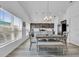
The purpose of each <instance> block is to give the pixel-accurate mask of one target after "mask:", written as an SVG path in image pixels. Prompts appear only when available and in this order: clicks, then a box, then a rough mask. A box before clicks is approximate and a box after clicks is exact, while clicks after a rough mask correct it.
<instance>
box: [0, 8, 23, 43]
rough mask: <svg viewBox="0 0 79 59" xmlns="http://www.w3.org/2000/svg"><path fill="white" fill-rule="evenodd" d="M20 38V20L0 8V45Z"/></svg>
mask: <svg viewBox="0 0 79 59" xmlns="http://www.w3.org/2000/svg"><path fill="white" fill-rule="evenodd" d="M21 38H22V20H21V19H20V18H18V17H16V16H15V15H13V14H11V13H10V12H8V11H6V10H4V9H2V8H0V44H1V43H4V42H7V41H12V40H16V39H21Z"/></svg>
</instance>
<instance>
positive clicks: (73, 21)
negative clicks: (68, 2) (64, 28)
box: [65, 2, 79, 45]
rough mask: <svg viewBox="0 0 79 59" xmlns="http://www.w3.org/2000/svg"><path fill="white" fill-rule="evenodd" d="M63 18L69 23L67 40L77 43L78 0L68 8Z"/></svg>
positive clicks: (78, 29) (78, 37)
mask: <svg viewBox="0 0 79 59" xmlns="http://www.w3.org/2000/svg"><path fill="white" fill-rule="evenodd" d="M65 18H66V19H67V21H68V24H69V28H68V29H69V38H68V39H69V42H71V43H73V44H75V45H79V2H76V3H74V4H73V5H72V6H71V7H69V8H68V10H67V13H66V15H65Z"/></svg>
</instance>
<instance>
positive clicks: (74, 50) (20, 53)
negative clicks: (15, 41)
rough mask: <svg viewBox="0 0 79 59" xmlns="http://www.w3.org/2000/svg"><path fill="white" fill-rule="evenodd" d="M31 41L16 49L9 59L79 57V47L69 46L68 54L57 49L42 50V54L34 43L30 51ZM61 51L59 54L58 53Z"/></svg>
mask: <svg viewBox="0 0 79 59" xmlns="http://www.w3.org/2000/svg"><path fill="white" fill-rule="evenodd" d="M29 45H30V41H29V39H28V40H27V41H25V42H24V43H23V44H22V45H20V46H19V47H18V48H17V49H15V50H14V51H13V52H12V53H10V54H9V55H8V56H7V57H38V56H39V57H57V56H58V57H63V56H67V57H75V56H77V57H78V56H79V47H78V46H75V45H72V44H68V50H67V51H66V54H63V53H62V49H61V50H58V49H57V48H53V49H47V48H40V50H41V51H40V52H37V50H36V45H35V43H33V46H32V50H31V51H29ZM58 51H59V52H58Z"/></svg>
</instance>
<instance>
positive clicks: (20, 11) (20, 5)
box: [0, 1, 74, 22]
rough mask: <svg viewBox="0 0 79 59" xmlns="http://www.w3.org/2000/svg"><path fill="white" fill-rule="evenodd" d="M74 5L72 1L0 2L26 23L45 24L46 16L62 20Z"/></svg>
mask: <svg viewBox="0 0 79 59" xmlns="http://www.w3.org/2000/svg"><path fill="white" fill-rule="evenodd" d="M73 3H74V2H70V1H13V2H12V1H8V2H6V1H5V2H0V5H1V6H2V7H3V8H5V9H7V10H9V11H10V12H12V13H13V14H15V15H17V16H18V17H21V18H22V19H23V20H24V21H26V20H28V21H30V22H44V20H43V19H44V17H45V16H52V17H54V16H56V17H58V18H60V19H61V18H62V17H63V16H64V14H65V13H66V10H67V9H68V7H70V6H71V5H72V4H73Z"/></svg>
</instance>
